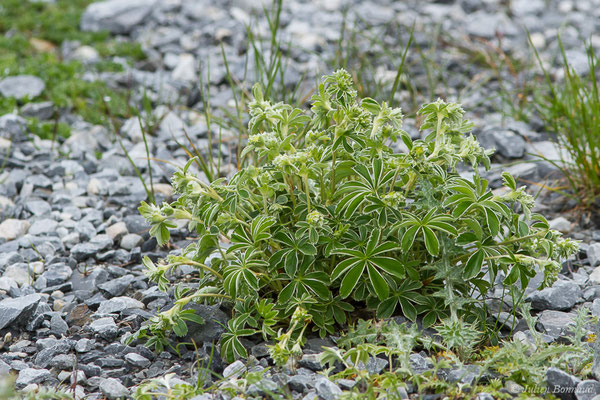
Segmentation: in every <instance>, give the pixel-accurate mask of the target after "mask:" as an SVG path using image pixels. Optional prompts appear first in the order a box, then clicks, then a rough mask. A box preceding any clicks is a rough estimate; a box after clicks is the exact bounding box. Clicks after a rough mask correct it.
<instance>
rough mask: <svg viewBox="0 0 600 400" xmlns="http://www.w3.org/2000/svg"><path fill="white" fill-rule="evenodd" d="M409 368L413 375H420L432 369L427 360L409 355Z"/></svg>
mask: <svg viewBox="0 0 600 400" xmlns="http://www.w3.org/2000/svg"><path fill="white" fill-rule="evenodd" d="M409 362H410V367H411V369H412V370H413V372H414V373H415V374H422V373H423V372H425V371H429V370H430V369H432V368H433V364H432V363H431V361H429V360H428V359H427V358H425V357H423V356H422V355H420V354H411V355H410V361H409Z"/></svg>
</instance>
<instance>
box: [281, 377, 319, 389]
mask: <svg viewBox="0 0 600 400" xmlns="http://www.w3.org/2000/svg"><path fill="white" fill-rule="evenodd" d="M287 384H288V386H289V388H290V389H291V390H294V391H296V392H298V393H302V392H304V391H306V390H308V389H313V388H314V387H315V377H314V376H310V375H294V376H292V377H291V378H290V379H289V381H288V383H287Z"/></svg>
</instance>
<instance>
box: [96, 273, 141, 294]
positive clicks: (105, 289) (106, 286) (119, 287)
mask: <svg viewBox="0 0 600 400" xmlns="http://www.w3.org/2000/svg"><path fill="white" fill-rule="evenodd" d="M132 282H133V275H125V276H122V277H120V278H117V279H113V280H110V281H106V282H105V283H103V284H101V285H98V289H100V290H101V291H102V293H104V295H106V296H107V297H116V296H121V295H122V294H123V293H125V292H126V291H127V289H129V287H130V286H131V283H132Z"/></svg>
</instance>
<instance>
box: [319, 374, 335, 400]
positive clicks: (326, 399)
mask: <svg viewBox="0 0 600 400" xmlns="http://www.w3.org/2000/svg"><path fill="white" fill-rule="evenodd" d="M315 390H316V391H317V394H318V395H319V397H320V398H322V399H323V400H335V399H337V398H338V397H340V396H341V395H342V389H340V388H339V386H338V385H336V384H335V383H333V382H331V381H330V380H329V379H327V378H325V377H319V378H317V381H316V383H315Z"/></svg>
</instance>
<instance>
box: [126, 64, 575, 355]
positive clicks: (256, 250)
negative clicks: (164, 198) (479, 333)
mask: <svg viewBox="0 0 600 400" xmlns="http://www.w3.org/2000/svg"><path fill="white" fill-rule="evenodd" d="M253 96H254V100H253V101H252V102H251V103H250V104H249V114H250V120H249V123H248V142H247V145H246V147H245V148H244V149H243V151H242V153H241V160H240V165H244V167H243V168H241V169H240V170H239V171H237V173H236V174H235V175H234V176H232V177H231V178H230V179H224V178H221V179H217V180H214V181H212V182H206V181H204V180H203V179H201V178H200V177H198V176H196V175H194V174H193V173H192V172H191V168H190V167H191V165H192V163H193V161H194V160H193V159H192V160H190V161H189V162H188V163H187V164H186V165H185V166H184V167H183V168H181V169H180V170H178V171H177V172H176V173H175V175H174V176H173V179H172V184H173V187H174V190H175V192H176V193H177V195H178V198H177V200H176V201H174V202H172V203H170V204H167V203H163V204H162V205H161V206H156V205H152V204H146V203H143V204H142V206H141V207H140V208H139V210H140V213H141V214H142V215H143V216H144V217H145V218H146V220H147V221H148V222H149V223H150V225H151V230H150V232H151V234H152V235H153V236H154V237H155V238H156V239H157V241H158V243H159V244H160V245H164V244H166V243H167V242H168V241H169V229H170V228H174V227H175V226H176V224H175V221H176V220H185V221H187V226H188V228H189V230H190V231H191V232H193V233H194V234H195V235H196V236H197V239H196V240H195V241H194V242H193V243H191V244H190V245H189V246H188V247H187V248H185V249H183V251H182V252H181V255H171V256H169V257H167V258H166V259H165V260H162V261H161V262H159V263H154V262H152V261H151V260H150V259H149V258H147V257H146V258H144V260H143V263H144V265H145V266H146V268H147V272H146V273H147V274H148V276H149V278H150V279H151V280H152V281H154V282H156V283H157V284H158V287H159V288H160V289H161V290H163V291H168V290H170V289H172V286H173V285H175V290H174V294H175V298H176V299H175V303H174V305H173V306H172V307H171V308H170V309H168V310H165V311H162V312H161V313H159V314H158V315H157V316H156V317H154V318H152V319H151V320H150V321H149V322H148V323H147V324H146V325H145V326H144V327H142V329H140V330H139V331H138V332H137V333H136V334H135V335H132V336H131V339H132V340H133V339H136V338H137V339H145V340H147V341H148V344H150V345H153V346H155V347H157V348H158V349H161V348H163V347H164V346H165V345H168V344H169V343H170V338H169V335H170V332H174V333H175V334H176V335H178V336H185V335H186V333H187V325H186V321H191V322H195V323H201V322H202V319H201V318H199V317H198V316H197V315H195V314H194V312H193V310H190V309H185V306H186V305H187V304H188V303H190V302H208V303H221V304H222V305H223V306H224V307H227V308H229V309H230V310H231V311H232V316H233V318H232V319H231V320H230V321H229V322H228V324H227V330H226V332H225V333H224V334H223V336H222V339H221V343H220V349H221V353H222V355H223V356H224V358H225V359H227V360H232V359H234V358H235V357H246V356H247V351H246V349H245V348H244V346H243V345H242V342H241V340H240V338H242V337H244V336H252V335H262V336H263V337H264V339H265V340H273V339H275V341H276V345H274V346H272V347H271V352H272V355H273V358H274V359H275V360H278V362H281V363H283V362H285V361H286V360H287V359H288V357H290V356H294V355H297V354H298V353H299V351H300V346H301V344H302V342H303V338H304V336H305V334H306V333H307V332H310V331H318V332H319V334H320V335H321V336H324V335H326V334H332V333H334V331H335V330H336V328H338V327H342V326H344V325H345V324H347V323H348V322H349V319H350V318H352V316H353V315H356V314H358V313H359V312H360V315H362V316H364V315H365V314H367V315H372V316H373V317H376V318H388V317H391V316H393V315H404V316H405V317H406V318H408V319H410V320H413V321H414V320H416V319H417V318H418V317H420V318H421V319H422V323H423V325H424V326H426V327H427V326H431V325H434V324H436V323H438V322H440V321H445V322H444V323H445V324H446V325H448V324H450V325H451V324H452V323H453V322H452V321H458V320H460V321H463V320H464V321H467V320H468V321H470V322H475V323H480V324H485V311H484V310H485V299H486V298H488V296H489V295H491V294H492V293H493V289H494V285H495V283H496V284H499V285H504V286H505V287H506V288H510V289H511V290H513V291H516V292H520V293H522V291H523V290H524V289H525V287H526V286H527V285H528V283H529V280H530V278H531V277H533V276H534V275H536V274H537V273H541V274H543V279H542V284H541V287H547V286H550V285H552V283H553V282H554V281H555V280H556V278H557V273H558V271H559V270H560V266H561V264H560V262H561V260H562V259H564V258H566V257H568V256H569V255H571V254H573V253H574V252H575V251H576V249H577V244H576V243H575V242H573V241H571V240H569V239H563V238H561V235H560V234H559V233H558V232H557V231H555V230H551V229H549V226H548V222H547V221H546V219H545V218H544V217H543V216H542V215H539V214H536V213H533V212H531V208H532V206H533V204H534V200H533V198H532V197H531V196H530V195H529V194H527V193H526V191H525V190H524V188H522V187H517V184H516V182H515V179H514V178H513V177H512V176H511V175H510V174H508V173H504V174H503V186H504V188H503V189H502V190H500V191H496V192H495V193H496V194H495V193H493V192H492V191H491V190H490V188H489V186H488V181H487V180H486V179H484V178H483V177H482V176H480V174H479V168H478V167H479V166H480V165H481V166H483V167H485V168H486V169H487V168H489V165H490V161H489V156H490V154H491V151H490V150H485V149H483V148H482V147H481V146H480V145H479V143H478V142H477V140H476V139H475V138H474V137H473V136H472V135H471V134H470V133H469V132H470V131H471V129H472V126H473V124H472V123H471V122H469V121H468V120H466V119H465V118H464V110H463V109H462V108H461V106H460V105H459V104H456V103H448V102H445V101H443V100H438V101H436V102H433V103H429V104H425V105H424V106H423V107H422V108H421V109H420V110H419V112H418V114H417V117H418V121H420V130H421V133H422V135H421V136H422V138H421V139H418V140H412V139H411V137H410V136H409V135H408V134H407V133H406V132H404V131H403V130H402V129H401V126H402V118H403V115H402V112H401V110H400V109H399V108H392V107H390V106H389V105H388V104H386V103H385V102H382V103H378V102H377V101H375V100H374V99H371V98H364V99H359V98H357V92H356V89H355V86H354V83H353V81H352V79H351V77H350V75H349V74H348V73H347V72H346V71H344V70H338V71H336V72H335V73H334V74H333V75H329V76H325V77H324V78H323V79H322V81H321V83H320V84H319V86H318V90H317V91H316V94H315V95H314V96H313V97H312V99H311V100H312V107H311V108H310V112H307V111H305V110H302V109H298V108H293V107H291V106H290V105H287V104H283V103H274V102H272V101H270V100H269V99H265V98H264V97H263V93H262V91H261V88H260V87H259V86H255V87H254V88H253ZM397 140H400V141H401V144H402V145H403V146H400V147H402V148H403V149H404V151H397V152H394V151H393V150H392V148H391V147H390V145H391V144H392V142H396V141H397ZM459 166H467V167H468V168H469V170H470V174H464V173H463V174H461V175H459V174H458V172H457V168H458V167H459ZM466 176H470V177H466ZM180 265H188V266H192V267H195V269H196V270H197V275H196V277H197V280H196V282H195V284H194V285H192V286H190V284H189V283H186V284H185V286H183V285H181V284H180V285H177V284H175V283H172V281H171V280H170V278H169V277H170V276H171V274H170V273H171V271H172V270H173V269H175V268H177V267H178V266H180ZM513 293H514V292H513ZM517 298H518V297H517ZM448 321H450V322H448ZM300 353H301V352H300Z"/></svg>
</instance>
